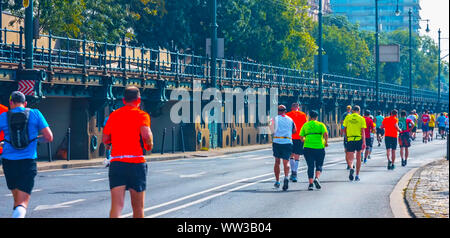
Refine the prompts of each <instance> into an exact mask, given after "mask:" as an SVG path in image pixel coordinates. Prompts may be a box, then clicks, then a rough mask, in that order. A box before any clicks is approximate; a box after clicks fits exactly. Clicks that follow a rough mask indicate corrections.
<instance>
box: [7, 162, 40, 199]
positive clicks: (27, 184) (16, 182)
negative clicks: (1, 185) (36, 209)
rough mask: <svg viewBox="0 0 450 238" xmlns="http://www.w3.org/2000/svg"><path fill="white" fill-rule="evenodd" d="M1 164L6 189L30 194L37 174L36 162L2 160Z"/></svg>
mask: <svg viewBox="0 0 450 238" xmlns="http://www.w3.org/2000/svg"><path fill="white" fill-rule="evenodd" d="M2 164H3V173H4V174H5V179H6V186H7V187H8V189H9V190H14V189H18V190H20V191H22V192H25V193H28V194H31V191H32V190H33V187H34V178H35V177H36V174H37V166H36V160H34V159H22V160H8V159H2Z"/></svg>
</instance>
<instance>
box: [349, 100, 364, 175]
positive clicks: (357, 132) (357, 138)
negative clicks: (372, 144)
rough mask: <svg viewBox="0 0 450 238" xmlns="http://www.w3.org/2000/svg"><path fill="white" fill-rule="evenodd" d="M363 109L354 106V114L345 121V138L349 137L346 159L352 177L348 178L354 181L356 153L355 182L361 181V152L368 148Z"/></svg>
mask: <svg viewBox="0 0 450 238" xmlns="http://www.w3.org/2000/svg"><path fill="white" fill-rule="evenodd" d="M360 111H361V108H360V107H359V106H357V105H355V106H353V108H352V114H350V115H348V116H347V117H346V118H345V120H344V128H345V136H346V137H347V141H348V142H347V152H346V157H345V159H346V160H347V164H348V166H349V167H350V175H349V176H348V178H349V179H350V181H353V178H354V177H353V174H354V173H355V170H354V169H353V160H354V159H355V152H356V177H355V181H359V180H360V178H359V171H360V169H361V151H362V150H364V149H365V148H366V139H365V133H364V129H366V128H367V125H366V120H365V119H364V117H362V116H361V115H360Z"/></svg>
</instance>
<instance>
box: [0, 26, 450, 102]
mask: <svg viewBox="0 0 450 238" xmlns="http://www.w3.org/2000/svg"><path fill="white" fill-rule="evenodd" d="M0 34H1V35H2V37H1V41H0V61H2V62H8V63H18V64H19V67H23V64H24V62H25V57H24V56H25V49H24V43H23V41H24V31H23V28H22V27H21V28H20V30H19V31H15V30H9V29H6V28H4V29H0ZM12 39H15V40H16V41H15V40H12ZM33 52H34V55H33V56H34V64H35V65H40V66H46V67H47V69H48V70H50V71H51V70H52V69H53V68H54V67H62V68H76V69H82V70H83V72H87V71H88V70H101V71H104V72H122V73H124V74H126V73H139V74H141V75H145V74H153V75H158V76H172V77H182V78H199V79H205V80H207V79H210V62H211V60H210V58H208V57H205V56H199V55H195V54H194V53H192V54H187V53H185V52H180V51H176V52H173V51H168V50H165V49H156V50H155V49H149V48H146V47H143V46H140V47H138V46H131V45H127V44H126V42H125V40H124V39H123V40H122V42H121V43H119V44H112V43H107V42H98V41H90V40H87V39H85V38H84V39H73V38H69V37H60V36H55V35H52V34H51V32H50V33H49V34H41V35H40V39H39V40H37V39H35V40H34V49H33ZM216 68H217V70H218V73H217V82H218V83H219V84H221V83H225V82H226V83H228V84H233V85H234V84H240V83H254V82H257V83H262V84H267V85H271V86H287V87H294V88H295V87H301V86H309V87H317V85H318V80H317V74H316V73H314V72H310V71H303V70H297V69H291V68H285V67H278V66H272V65H263V64H258V63H256V62H252V61H249V60H231V59H218V60H217V67H216ZM323 87H324V88H334V89H335V88H342V89H351V90H359V91H368V92H374V91H375V82H374V81H373V80H366V79H359V78H353V77H347V76H340V75H332V74H323ZM379 88H380V92H381V93H387V94H393V95H404V96H407V95H409V88H408V87H405V86H401V85H395V84H388V83H380V84H379ZM413 93H414V97H421V98H437V92H434V91H430V90H423V89H414V90H413ZM441 100H442V101H443V102H446V103H448V93H442V94H441Z"/></svg>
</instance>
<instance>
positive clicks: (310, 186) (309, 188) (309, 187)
mask: <svg viewBox="0 0 450 238" xmlns="http://www.w3.org/2000/svg"><path fill="white" fill-rule="evenodd" d="M308 190H309V191H312V190H314V185H313V184H312V183H310V184H309V186H308Z"/></svg>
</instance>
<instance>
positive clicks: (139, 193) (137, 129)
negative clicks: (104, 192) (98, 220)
mask: <svg viewBox="0 0 450 238" xmlns="http://www.w3.org/2000/svg"><path fill="white" fill-rule="evenodd" d="M123 103H124V105H125V106H123V107H121V108H119V109H118V110H115V111H114V112H112V113H111V114H110V115H109V118H108V121H107V123H106V125H105V127H104V128H103V143H104V144H105V145H107V146H106V147H107V149H109V148H111V160H110V161H111V164H110V166H109V186H110V189H111V211H110V217H111V218H118V217H119V216H120V213H121V212H122V209H123V206H124V199H125V191H126V190H129V191H130V197H131V206H132V208H133V217H135V218H142V217H144V198H145V190H146V185H147V183H146V180H147V179H146V177H147V163H146V160H145V158H144V155H143V148H142V146H141V138H142V141H143V145H144V149H145V150H147V151H150V150H151V149H152V147H153V135H152V132H151V130H150V116H149V115H148V114H147V113H146V112H144V111H142V110H140V109H139V106H140V104H141V97H140V92H139V89H138V88H137V87H134V86H132V87H127V88H126V89H125V92H124V98H123Z"/></svg>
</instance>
